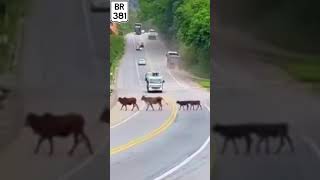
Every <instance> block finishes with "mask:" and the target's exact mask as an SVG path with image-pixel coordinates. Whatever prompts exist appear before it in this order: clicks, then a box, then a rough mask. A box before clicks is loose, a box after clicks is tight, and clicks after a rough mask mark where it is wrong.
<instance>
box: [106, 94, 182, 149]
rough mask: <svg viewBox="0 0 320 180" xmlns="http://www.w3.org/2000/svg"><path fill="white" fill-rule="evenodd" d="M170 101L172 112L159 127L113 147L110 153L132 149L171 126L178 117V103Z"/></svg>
mask: <svg viewBox="0 0 320 180" xmlns="http://www.w3.org/2000/svg"><path fill="white" fill-rule="evenodd" d="M167 99H169V98H167ZM169 101H170V103H169V104H170V105H171V114H170V116H169V117H168V118H167V119H166V120H165V121H164V123H163V124H162V125H161V126H160V127H159V128H157V129H155V130H153V131H152V132H150V133H148V134H146V135H144V136H141V137H138V138H135V139H133V140H131V141H129V142H128V143H126V144H123V145H120V146H117V147H114V148H111V149H110V155H114V154H117V153H120V152H122V151H125V150H128V149H130V148H132V147H134V146H137V145H139V144H142V143H144V142H146V141H148V140H151V139H153V138H154V137H156V136H158V135H159V134H160V133H162V132H164V131H165V130H167V129H168V128H169V127H170V126H171V124H172V123H173V122H174V120H175V119H176V116H177V107H176V105H175V104H174V103H173V100H171V99H170V100H169Z"/></svg>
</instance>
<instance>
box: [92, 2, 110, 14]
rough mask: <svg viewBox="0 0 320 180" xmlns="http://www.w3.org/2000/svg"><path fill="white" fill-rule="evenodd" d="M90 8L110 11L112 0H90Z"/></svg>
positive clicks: (97, 10) (98, 10)
mask: <svg viewBox="0 0 320 180" xmlns="http://www.w3.org/2000/svg"><path fill="white" fill-rule="evenodd" d="M90 9H91V11H92V12H109V11H110V0H107V1H106V0H90Z"/></svg>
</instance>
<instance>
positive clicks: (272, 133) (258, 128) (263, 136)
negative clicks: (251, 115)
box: [249, 123, 294, 153]
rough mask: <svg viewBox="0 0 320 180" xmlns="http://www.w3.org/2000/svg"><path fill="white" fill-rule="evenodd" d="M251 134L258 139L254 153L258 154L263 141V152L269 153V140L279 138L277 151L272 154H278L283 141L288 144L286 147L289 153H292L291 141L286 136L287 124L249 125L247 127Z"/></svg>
mask: <svg viewBox="0 0 320 180" xmlns="http://www.w3.org/2000/svg"><path fill="white" fill-rule="evenodd" d="M249 127H250V129H251V132H252V133H253V134H255V135H257V136H258V137H259V141H258V143H257V145H256V152H260V146H261V144H262V142H263V141H265V144H266V146H265V148H266V149H265V151H266V153H269V138H277V137H279V138H280V144H279V146H278V148H277V150H276V151H275V152H274V153H279V152H280V151H281V149H282V148H283V146H284V145H285V141H287V142H288V145H289V147H290V149H291V151H292V152H293V151H294V147H293V143H292V140H291V138H290V136H289V134H288V124H287V123H272V124H250V125H249Z"/></svg>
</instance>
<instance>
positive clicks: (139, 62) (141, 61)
mask: <svg viewBox="0 0 320 180" xmlns="http://www.w3.org/2000/svg"><path fill="white" fill-rule="evenodd" d="M146 64H147V62H146V60H145V59H142V58H141V59H139V60H138V65H146Z"/></svg>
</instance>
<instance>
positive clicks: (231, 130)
mask: <svg viewBox="0 0 320 180" xmlns="http://www.w3.org/2000/svg"><path fill="white" fill-rule="evenodd" d="M212 130H213V131H214V132H216V133H218V134H220V135H221V136H223V137H224V143H223V147H222V151H221V153H222V154H224V152H225V150H226V147H227V144H228V142H229V140H231V141H232V143H233V146H234V149H235V153H236V154H238V153H239V149H238V146H237V143H236V139H241V138H244V139H245V140H246V144H247V153H250V149H251V143H252V139H251V137H250V133H251V131H250V128H248V127H247V126H243V125H220V124H217V125H215V126H214V127H213V128H212Z"/></svg>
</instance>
